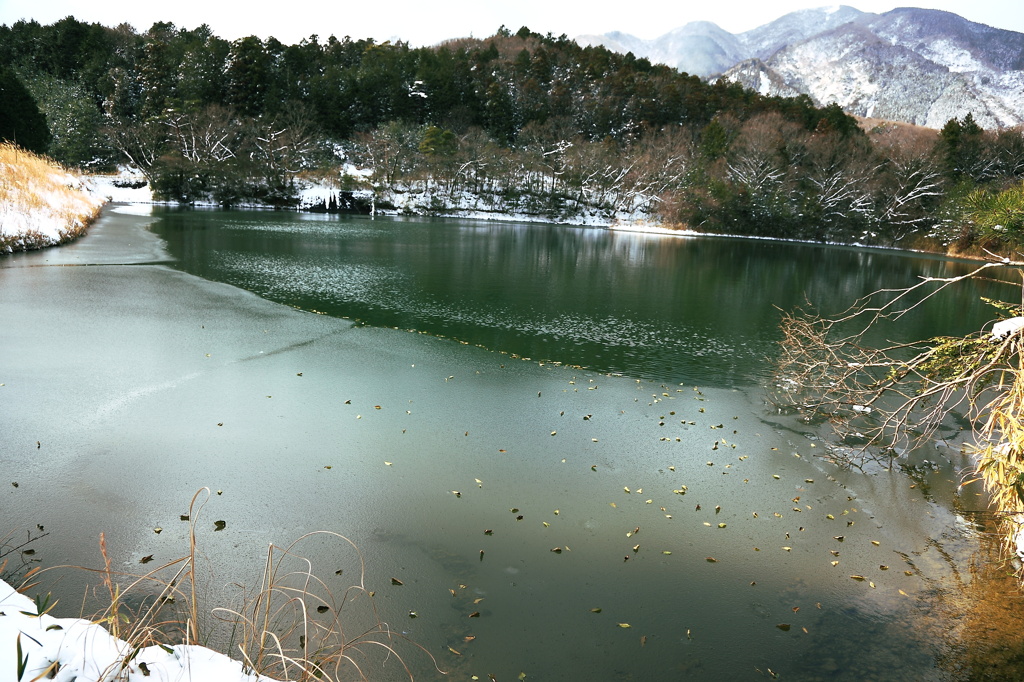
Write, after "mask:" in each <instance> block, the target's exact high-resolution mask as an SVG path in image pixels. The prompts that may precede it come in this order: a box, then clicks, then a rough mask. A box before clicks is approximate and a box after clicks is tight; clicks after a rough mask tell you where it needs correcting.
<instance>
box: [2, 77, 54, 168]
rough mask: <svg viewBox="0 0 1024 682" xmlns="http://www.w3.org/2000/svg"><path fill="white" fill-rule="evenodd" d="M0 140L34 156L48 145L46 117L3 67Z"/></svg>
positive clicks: (48, 134) (19, 82) (24, 89)
mask: <svg viewBox="0 0 1024 682" xmlns="http://www.w3.org/2000/svg"><path fill="white" fill-rule="evenodd" d="M0 140H9V141H11V142H14V143H15V144H17V145H19V146H21V147H23V148H25V149H27V150H29V151H32V152H36V153H38V154H45V153H46V150H47V149H48V148H49V146H50V129H49V128H48V127H47V125H46V117H45V116H43V114H42V112H40V111H39V107H38V105H36V101H35V99H33V97H32V94H31V93H30V92H29V91H28V89H27V88H26V87H25V86H24V85H23V84H22V82H21V81H20V80H18V77H17V75H15V73H14V72H13V71H12V70H10V69H8V68H5V67H0Z"/></svg>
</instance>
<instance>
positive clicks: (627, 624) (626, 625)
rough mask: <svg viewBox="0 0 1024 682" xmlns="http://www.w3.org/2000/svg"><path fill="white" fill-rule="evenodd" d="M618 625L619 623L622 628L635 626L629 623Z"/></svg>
mask: <svg viewBox="0 0 1024 682" xmlns="http://www.w3.org/2000/svg"><path fill="white" fill-rule="evenodd" d="M618 625H619V627H620V628H631V627H633V626H632V625H630V624H629V623H619V624H618Z"/></svg>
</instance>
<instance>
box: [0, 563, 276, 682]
mask: <svg viewBox="0 0 1024 682" xmlns="http://www.w3.org/2000/svg"><path fill="white" fill-rule="evenodd" d="M19 643H20V647H21V656H22V661H18V660H17V656H18V647H19ZM134 652H135V648H134V647H133V646H132V645H131V644H129V643H128V642H125V641H123V640H120V639H117V638H116V637H113V636H111V635H110V633H109V632H107V630H106V629H105V628H103V627H102V626H100V625H97V624H96V623H90V622H89V621H87V620H84V619H81V618H54V617H53V616H49V615H37V610H36V605H35V603H33V601H32V600H31V599H29V598H28V597H26V596H25V595H23V594H19V593H18V592H16V591H15V590H14V589H13V588H12V587H11V586H10V585H8V584H7V583H6V582H4V581H3V580H0V679H2V680H14V679H17V678H16V677H15V675H16V671H17V670H18V669H19V665H22V664H23V665H24V674H23V675H22V676H21V678H20V679H22V680H32V679H52V680H56V681H57V682H113V681H114V680H117V681H118V682H152V681H154V680H160V681H165V682H166V681H171V680H174V681H180V682H186V681H192V682H235V681H236V680H237V681H238V682H274V681H273V680H272V678H269V677H264V676H262V675H256V674H250V673H247V672H245V671H244V670H243V669H242V664H241V663H240V662H239V661H235V660H232V659H230V658H228V657H227V656H225V655H224V654H220V653H217V652H216V651H211V650H210V649H207V648H205V647H201V646H192V645H185V644H179V645H176V646H173V647H167V648H164V647H160V646H149V647H144V648H143V649H141V650H139V651H138V653H137V654H135V655H134V656H133V655H132V654H133V653H134ZM48 670H52V671H53V674H47V671H48Z"/></svg>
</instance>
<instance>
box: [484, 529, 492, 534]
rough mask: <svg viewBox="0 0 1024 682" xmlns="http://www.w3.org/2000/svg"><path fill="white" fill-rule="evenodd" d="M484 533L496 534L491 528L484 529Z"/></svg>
mask: <svg viewBox="0 0 1024 682" xmlns="http://www.w3.org/2000/svg"><path fill="white" fill-rule="evenodd" d="M484 535H494V531H493V530H491V529H490V528H488V529H487V530H485V531H484Z"/></svg>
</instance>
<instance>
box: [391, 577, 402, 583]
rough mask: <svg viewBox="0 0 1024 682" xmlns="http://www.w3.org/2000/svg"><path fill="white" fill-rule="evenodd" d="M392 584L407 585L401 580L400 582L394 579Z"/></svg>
mask: <svg viewBox="0 0 1024 682" xmlns="http://www.w3.org/2000/svg"><path fill="white" fill-rule="evenodd" d="M391 584H392V585H404V584H405V583H403V582H402V581H401V580H399V579H398V578H392V579H391Z"/></svg>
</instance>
